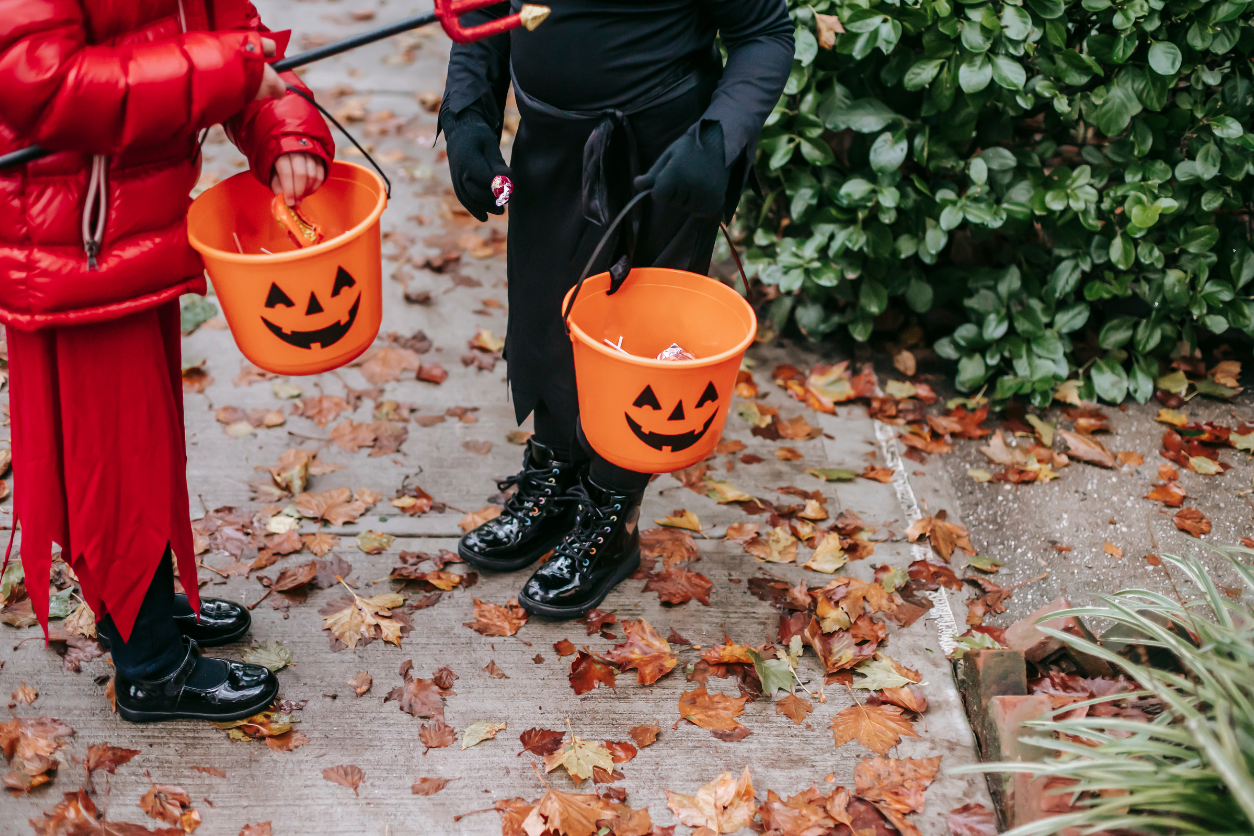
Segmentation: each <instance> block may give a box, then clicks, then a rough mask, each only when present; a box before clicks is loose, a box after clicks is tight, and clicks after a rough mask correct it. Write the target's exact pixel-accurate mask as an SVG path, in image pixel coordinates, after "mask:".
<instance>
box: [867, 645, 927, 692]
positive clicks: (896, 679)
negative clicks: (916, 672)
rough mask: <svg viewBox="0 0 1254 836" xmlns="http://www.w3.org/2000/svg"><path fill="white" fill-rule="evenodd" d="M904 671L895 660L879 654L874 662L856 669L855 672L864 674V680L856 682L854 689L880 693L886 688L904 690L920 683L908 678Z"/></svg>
mask: <svg viewBox="0 0 1254 836" xmlns="http://www.w3.org/2000/svg"><path fill="white" fill-rule="evenodd" d="M904 670H905V669H904V668H902V667H901V666H900V665H899V664H897V662H896V661H894V660H893V659H891V658H889V657H888V656H886V655H884V654H883V653H877V654H876V656H875V659H874V660H872V661H869V662H863V663H862V664H861V665H858V667H856V668H854V672H855V673H860V674H862V675H863V677H864V678H863V679H859V680H857V681H856V682H854V684H853V687H854V688H860V689H862V690H865V691H880V690H883V689H884V688H904V687H905V686H907V685H912V684H914V683H917V682H918V681H919V680H918V679H911V678H910V677H908V676H906V675H905V673H904Z"/></svg>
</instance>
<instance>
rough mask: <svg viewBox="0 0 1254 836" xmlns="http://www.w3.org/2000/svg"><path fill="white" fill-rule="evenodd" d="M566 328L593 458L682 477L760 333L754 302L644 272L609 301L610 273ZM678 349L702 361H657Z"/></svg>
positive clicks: (721, 418) (705, 282)
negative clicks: (680, 472) (678, 473)
mask: <svg viewBox="0 0 1254 836" xmlns="http://www.w3.org/2000/svg"><path fill="white" fill-rule="evenodd" d="M568 297H569V294H568ZM563 305H565V302H563ZM569 322H570V337H571V343H572V346H573V349H574V354H575V377H576V383H577V385H578V389H579V421H580V425H581V426H582V428H583V432H584V435H585V436H586V437H587V439H588V442H589V443H590V444H591V445H592V447H593V449H595V450H596V451H597V453H599V454H600V455H601V456H603V457H604V458H606V459H608V460H609V461H611V462H613V463H614V464H616V465H618V466H619V467H625V468H627V469H629V470H635V471H637V472H641V473H668V472H671V471H675V470H681V469H683V468H685V467H690V466H691V465H693V464H696V463H697V462H699V461H701V460H702V459H704V458H705V457H706V456H708V455H709V454H710V451H711V450H713V449H714V446H715V445H716V444H718V440H719V438H720V436H721V435H722V433H723V424H724V422H726V420H727V413H728V408H729V407H730V405H731V394H732V390H733V387H734V386H735V381H736V373H737V371H739V369H740V362H741V360H742V359H743V357H744V352H745V349H746V348H748V347H749V344H750V343H751V342H752V341H753V336H754V334H755V333H757V318H756V317H755V316H754V313H753V308H752V307H750V306H749V303H748V302H746V301H745V300H744V299H742V298H741V297H740V295H739V294H737V293H736V292H735V291H734V290H732V289H731V288H729V287H727V286H726V285H723V284H721V283H719V282H716V281H714V280H713V279H710V278H707V277H705V276H699V275H697V274H695V273H687V272H684V271H681V270H666V269H662V268H654V267H649V268H638V269H635V270H632V271H631V274H630V275H629V276H628V277H627V280H626V281H625V282H624V283H623V286H622V288H621V289H620V290H619V291H618V292H617V293H615V294H614V295H612V296H611V295H609V274H608V273H607V274H602V275H600V276H593V277H591V278H589V279H588V281H587V282H586V283H585V284H584V287H583V290H582V291H581V292H580V294H579V298H578V299H576V300H575V305H574V307H573V308H572V309H571V312H570V320H569ZM620 338H621V343H620ZM607 341H608V342H609V343H611V344H613V345H621V346H622V349H623V350H622V351H619V350H617V349H616V348H611V347H610V346H609V345H606V342H607ZM672 343H677V344H678V345H679V346H681V347H682V348H683V349H685V350H686V351H688V352H689V353H691V354H692V355H694V356H695V357H696V359H695V360H683V361H667V360H657V359H655V358H656V357H657V355H658V354H659V353H660V352H661V351H662V350H664V349H666V348H667V347H668V346H670V345H671V344H672Z"/></svg>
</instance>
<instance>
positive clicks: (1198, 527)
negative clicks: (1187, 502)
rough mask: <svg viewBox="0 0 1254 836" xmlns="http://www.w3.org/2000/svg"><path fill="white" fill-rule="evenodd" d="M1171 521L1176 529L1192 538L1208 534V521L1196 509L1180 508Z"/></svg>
mask: <svg viewBox="0 0 1254 836" xmlns="http://www.w3.org/2000/svg"><path fill="white" fill-rule="evenodd" d="M1171 521H1172V522H1173V523H1175V524H1176V528H1178V529H1180V530H1181V531H1183V532H1184V533H1186V534H1192V535H1193V536H1194V537H1203V536H1205V535H1207V534H1210V520H1208V519H1207V518H1206V515H1205V514H1203V513H1202V512H1201V511H1199V510H1197V509H1196V508H1182V509H1181V510H1180V511H1178V512H1177V513H1176V515H1175V516H1174V517H1172V518H1171Z"/></svg>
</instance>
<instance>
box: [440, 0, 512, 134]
mask: <svg viewBox="0 0 1254 836" xmlns="http://www.w3.org/2000/svg"><path fill="white" fill-rule="evenodd" d="M508 14H510V4H509V2H501V3H498V4H496V5H495V6H488V7H487V8H486V9H479V10H478V11H474V12H470V13H469V14H466V15H463V16H462V18H461V21H462V25H463V26H466V27H470V26H478V25H479V24H480V23H486V22H488V21H490V20H496V19H498V18H502V17H505V16H507V15H508ZM509 42H510V33H509V32H502V33H501V34H499V35H493V36H492V37H491V38H484V39H483V40H481V41H474V42H473V43H468V44H458V43H455V44H453V48H452V50H451V51H450V53H449V60H448V80H447V82H446V83H445V86H444V102H443V103H442V104H441V105H440V122H441V126H442V123H443V121H444V114H445V113H446V112H447V113H450V114H454V115H455V114H458V113H461V112H462V111H463V110H465V109H466V108H468V107H470V106H472V105H475V104H478V105H480V108H481V111H482V113H483V115H484V117H485V118H486V120H487V123H488V124H489V125H491V126H492V128H493V129H494V130H495V131H496V132H497V133H498V134H499V133H500V131H501V123H502V121H503V119H504V114H505V97H506V96H508V95H509Z"/></svg>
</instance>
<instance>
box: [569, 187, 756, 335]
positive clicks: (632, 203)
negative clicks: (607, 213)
mask: <svg viewBox="0 0 1254 836" xmlns="http://www.w3.org/2000/svg"><path fill="white" fill-rule="evenodd" d="M650 191H651V190H650V189H645V190H644V191H642V192H639V193H638V194H636V196H635V197H633V198H632V199H631V200H629V201H628V202H627V205H626V206H624V207H623V208H622V211H620V212H619V213H618V215H617V216H616V217H615V218H614V220H612V221H610V225H609V226H608V227H606V228H605V234H604V235H602V236H601V240H600V242H599V243H598V244H597V246H596V249H595V250H593V251H592V257H591V258H589V259H588V263H587V264H586V265H584V268H583V272H582V273H581V274H580V275H579V281H578V283H576V284H575V292H574V293H572V294H571V295H570V300H569V301H568V302H567V303H566V306H565V308H564V309H563V310H562V324H563V326H565V328H566V333H567V335H569V334H570V312H571V311H572V310H573V309H574V307H575V300H576V299H578V298H579V291H581V290H583V283H584V282H586V281H587V280H588V275H589V274H590V273H591V272H592V265H594V264H596V260H597V257H598V256H600V255H601V250H603V249H605V245H606V243H607V242H608V241H609V240H610V236H611V235H613V234H614V230H615V229H617V228H618V225H619V224H620V223H622V220H623V218H625V217H627V215H629V214H630V213H631V210H632V209H634V208H635V207H636V204H637V203H639V202H640V201H641V200H643V199H644V198H645V197H647V196H648V195H649V192H650ZM718 227H719V229H721V230H723V237H724V238H726V239H727V247H728V249H730V250H731V254H732V259H734V260H735V262H736V269H737V270H738V271H739V272H740V281H741V284H742V285H743V287H744V294H743V295H744V296H745V297H746V298H748V296H749V277H748V276H746V275H745V268H744V266H743V265H742V264H741V263H740V254H739V253H737V252H736V245H735V244H733V243H732V239H731V233H730V232H728V231H727V226H726V225H725V224H724V223H723V222H722V221H720V222H719V225H718ZM620 287H621V286H620Z"/></svg>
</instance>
